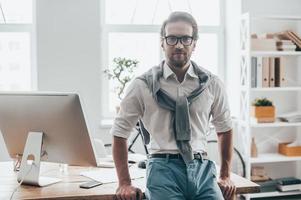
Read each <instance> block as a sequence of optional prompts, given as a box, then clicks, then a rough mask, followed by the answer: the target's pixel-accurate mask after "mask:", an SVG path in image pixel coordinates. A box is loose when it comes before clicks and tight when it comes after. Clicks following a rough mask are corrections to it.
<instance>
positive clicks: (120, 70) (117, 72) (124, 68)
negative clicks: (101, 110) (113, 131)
mask: <svg viewBox="0 0 301 200" xmlns="http://www.w3.org/2000/svg"><path fill="white" fill-rule="evenodd" d="M138 63H139V62H138V61H137V60H135V59H129V58H121V57H116V58H114V59H113V66H112V67H110V68H109V69H106V70H104V71H103V73H104V74H105V75H106V76H107V78H108V79H109V80H111V79H112V80H114V83H113V84H114V92H115V93H116V96H117V97H118V100H119V102H120V101H121V99H122V97H123V94H124V91H125V88H126V86H127V84H128V83H129V82H130V81H131V80H132V79H133V78H134V71H135V69H136V68H137V65H138ZM119 110H120V106H119V105H116V113H118V112H119Z"/></svg>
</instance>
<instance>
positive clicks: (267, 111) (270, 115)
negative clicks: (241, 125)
mask: <svg viewBox="0 0 301 200" xmlns="http://www.w3.org/2000/svg"><path fill="white" fill-rule="evenodd" d="M251 115H252V116H253V117H255V118H256V119H257V122H259V123H260V122H263V123H264V122H274V121H275V106H274V105H273V102H272V101H270V100H269V99H267V98H257V99H255V100H254V101H253V103H252V110H251Z"/></svg>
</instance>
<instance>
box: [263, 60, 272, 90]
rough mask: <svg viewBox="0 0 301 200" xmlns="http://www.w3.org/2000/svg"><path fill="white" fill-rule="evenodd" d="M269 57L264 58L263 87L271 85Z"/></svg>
mask: <svg viewBox="0 0 301 200" xmlns="http://www.w3.org/2000/svg"><path fill="white" fill-rule="evenodd" d="M269 63H270V62H269V58H268V57H264V58H263V59H262V87H269V80H270V76H269V75H270V74H269V71H270V70H269V68H270V66H269V65H270V64H269Z"/></svg>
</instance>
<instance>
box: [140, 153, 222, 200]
mask: <svg viewBox="0 0 301 200" xmlns="http://www.w3.org/2000/svg"><path fill="white" fill-rule="evenodd" d="M146 176H147V183H146V197H147V199H149V200H201V199H204V200H211V199H212V200H223V199H224V198H223V195H222V192H221V190H220V188H219V186H218V184H217V178H216V169H215V166H214V163H213V162H212V161H210V160H200V159H199V160H196V159H195V160H193V161H191V162H190V163H189V165H187V166H186V165H185V163H184V161H183V160H182V159H169V158H150V159H149V160H148V163H147V172H146Z"/></svg>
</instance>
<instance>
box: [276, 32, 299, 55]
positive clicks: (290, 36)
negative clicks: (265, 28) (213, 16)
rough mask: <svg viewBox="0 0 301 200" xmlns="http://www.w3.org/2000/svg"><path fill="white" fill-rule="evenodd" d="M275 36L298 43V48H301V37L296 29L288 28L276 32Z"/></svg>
mask: <svg viewBox="0 0 301 200" xmlns="http://www.w3.org/2000/svg"><path fill="white" fill-rule="evenodd" d="M275 36H276V37H277V38H279V39H280V40H291V41H292V42H293V43H294V44H296V45H297V47H298V49H297V50H300V48H301V38H300V37H299V36H298V34H297V33H296V32H295V31H292V30H286V31H283V32H280V33H275Z"/></svg>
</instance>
